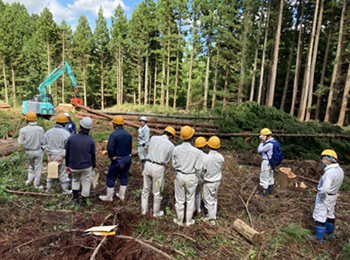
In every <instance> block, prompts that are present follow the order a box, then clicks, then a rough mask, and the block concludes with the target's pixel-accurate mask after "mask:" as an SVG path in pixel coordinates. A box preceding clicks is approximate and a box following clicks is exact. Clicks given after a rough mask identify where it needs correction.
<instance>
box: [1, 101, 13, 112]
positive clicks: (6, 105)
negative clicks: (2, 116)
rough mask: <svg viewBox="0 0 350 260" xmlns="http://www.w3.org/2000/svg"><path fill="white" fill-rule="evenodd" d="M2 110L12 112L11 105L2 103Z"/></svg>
mask: <svg viewBox="0 0 350 260" xmlns="http://www.w3.org/2000/svg"><path fill="white" fill-rule="evenodd" d="M0 110H4V111H10V110H11V108H10V106H9V104H7V103H4V102H2V101H0Z"/></svg>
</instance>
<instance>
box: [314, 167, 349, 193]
mask: <svg viewBox="0 0 350 260" xmlns="http://www.w3.org/2000/svg"><path fill="white" fill-rule="evenodd" d="M343 180H344V171H343V169H342V168H341V167H340V166H339V164H338V163H334V164H331V165H329V166H327V167H326V168H325V172H324V174H323V176H322V177H321V179H320V181H319V183H318V185H317V190H318V192H319V193H320V194H337V193H338V191H339V189H340V186H341V185H342V183H343Z"/></svg>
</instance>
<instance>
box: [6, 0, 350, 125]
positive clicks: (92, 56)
mask: <svg viewBox="0 0 350 260" xmlns="http://www.w3.org/2000/svg"><path fill="white" fill-rule="evenodd" d="M349 6H350V4H349V2H348V1H346V0H329V1H325V0H316V1H306V0H278V1H272V0H241V1H230V0H211V1H205V0H193V1H187V0H176V1H170V0H158V1H156V2H155V1H153V0H145V1H142V2H141V3H140V4H139V5H137V6H135V8H134V9H133V12H132V16H131V18H130V19H127V16H126V14H125V11H124V10H123V8H122V7H121V6H119V7H118V8H116V9H115V10H114V12H113V16H112V17H111V24H112V25H111V27H110V28H108V26H107V19H106V18H105V17H104V15H103V9H102V7H101V8H100V10H99V12H98V17H97V19H96V27H95V29H94V31H92V29H91V27H90V25H89V23H88V20H87V18H86V16H84V15H81V16H80V17H79V23H78V25H77V27H76V28H75V30H74V31H73V30H72V28H71V27H70V26H68V25H67V23H66V22H65V21H64V20H63V21H62V22H61V23H60V24H57V23H56V22H55V21H54V17H53V15H52V13H51V12H50V10H49V9H48V8H44V9H43V10H42V12H41V13H40V14H32V15H30V14H28V12H27V10H26V7H25V6H24V5H21V4H19V3H13V4H11V5H10V4H5V3H3V2H2V1H0V64H1V67H2V68H1V69H2V70H1V71H2V73H1V74H2V76H1V78H0V86H1V92H0V95H1V99H3V100H4V101H5V102H6V103H9V104H10V105H11V106H14V107H16V106H19V105H21V102H22V101H23V100H27V99H31V98H32V96H33V95H34V94H37V92H38V91H37V87H38V86H39V84H40V83H41V82H42V81H43V80H44V79H45V77H46V76H47V75H48V74H49V73H50V72H51V71H52V70H53V69H54V68H56V67H58V66H59V65H60V64H61V63H62V61H63V60H66V61H68V62H69V64H71V66H72V67H73V70H74V73H75V76H76V77H77V80H78V85H79V90H80V94H81V97H82V99H83V100H84V105H87V106H90V107H94V108H101V109H104V108H106V107H110V106H113V105H122V104H125V103H129V104H133V105H134V106H139V105H147V104H149V105H159V106H161V107H162V108H166V109H181V110H186V111H203V112H204V113H209V112H210V109H214V108H217V109H225V108H226V107H228V106H230V105H232V104H233V103H236V104H240V103H242V102H244V101H248V100H249V101H255V102H257V103H258V104H260V105H267V106H274V107H276V108H278V109H281V110H284V111H285V112H287V113H290V114H291V115H295V116H297V117H298V118H299V120H301V121H309V120H319V121H324V122H331V123H337V124H339V125H341V126H342V125H344V124H345V125H347V124H349V115H348V113H346V112H347V109H348V105H347V102H348V97H349V88H350V64H349V55H350V54H349V30H350V19H349V16H350V8H349ZM49 93H51V94H52V96H53V100H54V103H55V105H57V104H59V103H67V102H69V96H72V95H73V88H72V87H71V83H70V82H69V78H68V77H64V76H63V77H62V78H60V79H58V80H57V81H56V82H55V83H54V84H53V85H52V86H50V87H49Z"/></svg>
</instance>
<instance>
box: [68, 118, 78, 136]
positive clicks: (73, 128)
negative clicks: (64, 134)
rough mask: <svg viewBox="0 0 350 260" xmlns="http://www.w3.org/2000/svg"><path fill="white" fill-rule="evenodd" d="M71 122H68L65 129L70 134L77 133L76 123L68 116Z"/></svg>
mask: <svg viewBox="0 0 350 260" xmlns="http://www.w3.org/2000/svg"><path fill="white" fill-rule="evenodd" d="M68 120H69V122H68V123H67V124H66V127H65V129H66V130H67V131H68V132H69V133H70V134H75V133H76V132H77V128H76V126H75V123H74V122H73V120H72V119H71V118H68Z"/></svg>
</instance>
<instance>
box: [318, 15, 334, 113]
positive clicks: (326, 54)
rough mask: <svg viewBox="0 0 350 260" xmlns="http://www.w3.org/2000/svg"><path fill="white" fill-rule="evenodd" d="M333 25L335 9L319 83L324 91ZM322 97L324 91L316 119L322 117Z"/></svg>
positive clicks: (319, 98) (319, 99)
mask: <svg viewBox="0 0 350 260" xmlns="http://www.w3.org/2000/svg"><path fill="white" fill-rule="evenodd" d="M333 25H334V9H333V12H332V19H331V24H330V27H329V32H328V39H327V46H326V51H325V54H324V60H323V67H322V74H321V80H320V84H319V88H320V90H321V91H322V92H323V91H324V79H325V77H326V69H327V62H328V55H329V48H330V46H331V39H332V33H333ZM321 97H322V93H318V94H317V105H316V116H315V119H316V120H319V119H320V110H321Z"/></svg>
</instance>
